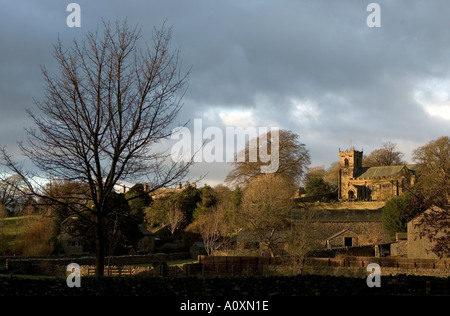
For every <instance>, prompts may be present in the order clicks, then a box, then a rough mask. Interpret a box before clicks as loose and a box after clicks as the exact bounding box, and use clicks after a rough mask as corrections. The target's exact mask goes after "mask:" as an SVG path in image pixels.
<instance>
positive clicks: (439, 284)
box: [0, 275, 450, 297]
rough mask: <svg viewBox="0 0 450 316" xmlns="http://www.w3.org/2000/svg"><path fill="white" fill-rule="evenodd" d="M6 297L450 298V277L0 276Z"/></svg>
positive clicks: (3, 294) (1, 290)
mask: <svg viewBox="0 0 450 316" xmlns="http://www.w3.org/2000/svg"><path fill="white" fill-rule="evenodd" d="M0 295H2V296H98V295H101V296H189V297H200V296H222V297H245V296H248V297H251V296H258V297H269V296H270V297H273V296H318V295H320V296H348V295H356V296H372V295H382V296H392V295H393V296H426V295H432V296H435V295H437V296H441V295H445V296H450V278H435V277H425V276H423V277H422V276H407V275H396V276H382V277H381V287H379V288H369V287H368V286H367V284H366V279H365V278H351V277H337V276H320V275H299V276H291V277H282V276H273V277H241V278H231V277H214V278H197V277H182V278H173V279H168V278H161V277H142V276H141V277H140V276H130V277H104V278H101V279H96V278H94V277H83V278H82V279H81V287H79V288H69V287H68V286H67V285H66V280H65V279H64V278H47V279H30V278H28V279H27V278H21V277H17V276H13V277H6V276H5V277H1V278H0Z"/></svg>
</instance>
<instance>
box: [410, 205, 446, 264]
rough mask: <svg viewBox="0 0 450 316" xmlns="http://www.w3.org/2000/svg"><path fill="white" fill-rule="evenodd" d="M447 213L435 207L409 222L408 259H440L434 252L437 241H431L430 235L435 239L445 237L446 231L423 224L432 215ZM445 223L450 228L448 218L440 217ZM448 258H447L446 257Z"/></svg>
mask: <svg viewBox="0 0 450 316" xmlns="http://www.w3.org/2000/svg"><path fill="white" fill-rule="evenodd" d="M441 212H445V211H444V210H442V209H441V208H439V207H436V206H433V207H432V208H430V209H428V210H426V211H425V212H424V213H422V214H420V215H418V216H417V217H415V218H413V219H412V220H411V221H409V222H408V226H407V227H408V258H413V259H438V258H439V257H438V256H437V254H436V253H434V252H433V247H435V246H436V241H435V240H433V239H430V237H429V236H428V234H430V233H433V234H435V236H434V237H435V238H439V237H444V236H446V233H445V232H444V231H439V230H437V229H436V227H430V226H427V225H426V224H425V223H424V222H423V218H424V216H429V215H430V214H431V213H435V214H438V213H441ZM438 218H439V219H440V220H442V221H446V222H444V223H447V224H448V227H450V222H449V221H448V219H446V216H445V215H444V216H442V217H438ZM446 257H447V256H446Z"/></svg>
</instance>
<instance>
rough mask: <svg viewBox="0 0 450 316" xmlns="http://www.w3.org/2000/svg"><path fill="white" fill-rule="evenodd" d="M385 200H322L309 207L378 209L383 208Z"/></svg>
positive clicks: (310, 204) (309, 204)
mask: <svg viewBox="0 0 450 316" xmlns="http://www.w3.org/2000/svg"><path fill="white" fill-rule="evenodd" d="M385 203H386V202H385V201H371V202H365V201H356V202H348V201H346V202H321V203H308V205H307V206H308V207H311V208H317V209H324V210H378V209H381V208H382V207H383V206H384V204H385Z"/></svg>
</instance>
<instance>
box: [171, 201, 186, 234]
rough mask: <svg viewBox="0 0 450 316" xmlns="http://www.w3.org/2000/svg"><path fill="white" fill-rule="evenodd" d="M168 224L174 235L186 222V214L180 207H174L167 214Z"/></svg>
mask: <svg viewBox="0 0 450 316" xmlns="http://www.w3.org/2000/svg"><path fill="white" fill-rule="evenodd" d="M166 217H167V222H168V224H169V230H170V233H171V234H172V235H173V234H175V231H176V230H177V229H178V228H179V227H180V226H181V225H182V224H183V223H185V222H186V216H185V214H184V212H183V211H182V210H181V209H179V208H178V207H173V208H171V209H169V210H168V212H167V213H166Z"/></svg>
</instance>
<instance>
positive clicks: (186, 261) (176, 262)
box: [167, 259, 198, 267]
mask: <svg viewBox="0 0 450 316" xmlns="http://www.w3.org/2000/svg"><path fill="white" fill-rule="evenodd" d="M191 263H198V259H180V260H172V261H167V265H168V266H179V267H181V266H183V265H184V264H191Z"/></svg>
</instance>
